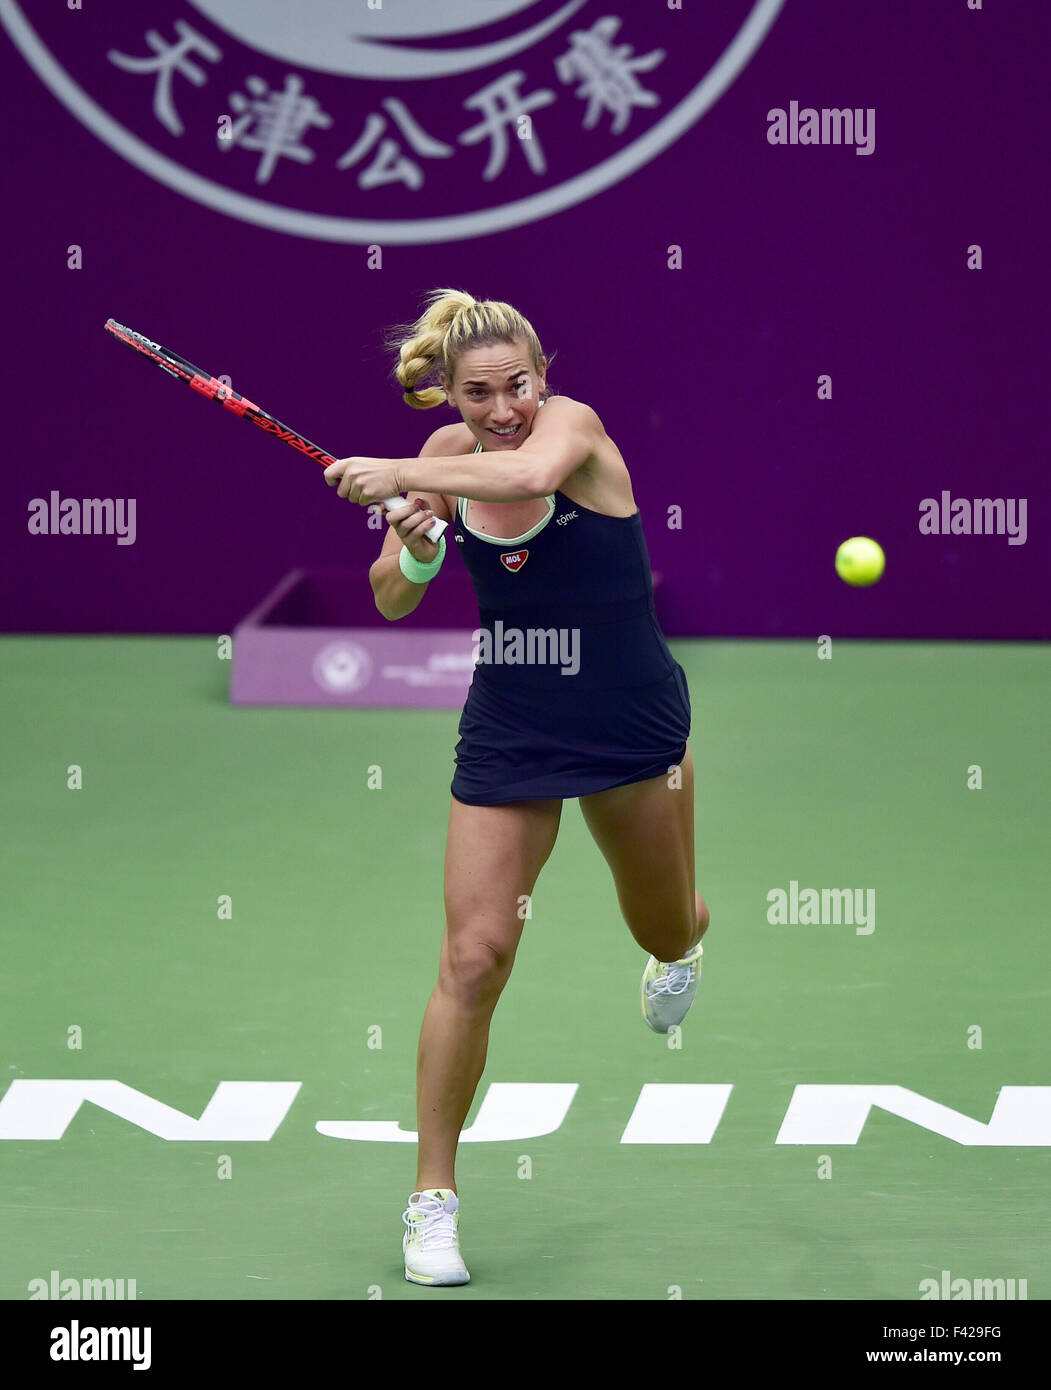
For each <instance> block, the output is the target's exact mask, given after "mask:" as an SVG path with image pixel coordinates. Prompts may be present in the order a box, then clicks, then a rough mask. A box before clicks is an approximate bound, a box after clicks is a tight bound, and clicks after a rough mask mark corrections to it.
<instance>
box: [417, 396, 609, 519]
mask: <svg viewBox="0 0 1051 1390" xmlns="http://www.w3.org/2000/svg"><path fill="white" fill-rule="evenodd" d="M604 433H605V431H604V430H603V428H602V421H601V420H600V419H599V417H598V415H596V413H595V412H594V410H592V408H591V407H590V406H589V405H585V404H584V403H583V402H582V401H571V400H568V399H567V398H566V397H565V396H552V397H551V399H550V400H549V401H548V402H547V403H546V404H545V406H544V407H543V409H542V410H538V411H537V414H536V416H535V417H534V420H533V428H532V430H531V431H530V435H529V438H528V439H527V440H526V441H525V443H524V444H521V445H520V446H519V447H518V448H517V449H507V450H488V451H486V452H485V453H482V454H459V455H457V456H456V457H454V458H419V459H398V460H397V461H396V464H395V466H396V468H397V481H398V483H399V487H398V488H397V489H396V491H401V492H404V491H409V490H412V489H418V490H419V491H421V492H442V493H449V494H456V495H458V496H460V497H471V498H474V499H475V500H476V501H478V502H524V501H527V500H528V499H530V498H534V497H547V496H548V495H549V494H550V493H552V492H557V491H558V489H559V488H561V486H562V484H563V483H564V482H565V481H566V479H567V478H569V477H570V476H571V475H572V474H573V473H575V472H576V471H577V469H578V468H583V467H584V466H585V465H586V464H587V463H588V462H589V460H591V459H592V458H593V457H594V454H595V451H596V450H597V448H598V446H599V444H600V442H601V440H602V437H603V435H604Z"/></svg>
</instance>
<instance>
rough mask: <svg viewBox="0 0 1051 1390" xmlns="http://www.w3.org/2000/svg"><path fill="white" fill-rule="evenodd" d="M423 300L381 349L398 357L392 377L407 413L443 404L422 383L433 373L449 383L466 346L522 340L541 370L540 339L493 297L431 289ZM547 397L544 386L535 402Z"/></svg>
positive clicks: (434, 388)
mask: <svg viewBox="0 0 1051 1390" xmlns="http://www.w3.org/2000/svg"><path fill="white" fill-rule="evenodd" d="M427 301H428V302H427V308H426V309H425V310H424V312H423V314H422V315H421V316H420V317H419V318H418V319H417V320H416V322H415V323H413V324H404V325H401V326H400V327H399V328H397V329H395V330H394V331H393V333H392V334H391V335H390V337H388V340H387V346H388V347H389V348H392V349H396V351H397V353H398V365H397V366H396V367H395V368H394V375H395V377H396V378H397V380H398V382H399V384H400V386H401V388H402V392H403V394H404V397H405V403H406V405H410V406H412V408H413V410H430V409H431V408H432V406H436V405H444V404H445V392H444V391H443V390H442V389H441V387H440V386H438V385H430V386H428V385H426V383H427V381H428V379H430V380H432V381H434V380H436V379H437V375H438V372H439V370H443V371H444V372H445V373H446V376H447V377H448V379H449V381H450V382H451V381H452V380H453V378H454V375H455V366H456V359H457V358H458V357H459V356H460V354H461V353H463V352H467V351H469V350H470V349H471V348H476V347H488V346H489V344H491V343H511V342H515V341H516V340H517V339H519V338H522V339H524V340H525V344H526V350H527V351H528V352H529V354H530V355H531V357H532V359H533V366H534V368H535V369H536V371H537V373H538V374H539V373H540V372H541V371H542V370H543V362H544V354H543V351H542V349H541V347H540V339H539V338H538V337H537V336H536V333H535V332H534V331H533V326H532V324H531V323H530V322H529V320H528V319H527V318H524V317H523V316H522V315H521V314H520V313H519V312H518V310H517V309H514V308H512V306H511V305H510V304H505V303H504V302H503V301H502V300H499V299H475V298H474V296H473V295H470V294H468V293H467V292H466V291H465V290H451V289H438V290H432V291H431V292H430V294H429V295H428V296H427ZM550 394H551V393H550V391H549V390H548V389H547V387H545V388H544V390H543V391H542V392H541V399H542V400H546V399H547V397H548V396H549V395H550Z"/></svg>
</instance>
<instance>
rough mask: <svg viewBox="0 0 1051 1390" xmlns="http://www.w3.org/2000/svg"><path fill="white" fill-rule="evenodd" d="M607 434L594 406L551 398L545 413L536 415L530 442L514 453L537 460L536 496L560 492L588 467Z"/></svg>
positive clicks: (558, 397) (561, 398)
mask: <svg viewBox="0 0 1051 1390" xmlns="http://www.w3.org/2000/svg"><path fill="white" fill-rule="evenodd" d="M552 406H554V409H552ZM604 434H605V430H604V429H603V428H602V421H601V420H600V419H599V417H598V416H597V415H596V414H595V412H594V411H593V410H592V408H591V406H589V405H585V404H584V403H583V401H571V400H567V399H566V397H565V396H552V397H551V398H550V399H549V400H548V401H547V403H546V404H545V406H544V409H543V410H539V411H537V414H536V418H535V419H534V421H533V428H532V430H531V431H530V433H529V438H528V439H527V440H526V442H525V443H524V444H523V445H521V447H520V448H518V449H517V450H516V451H515V452H516V453H519V454H525V455H526V456H527V457H528V458H530V459H532V460H535V467H536V478H537V486H538V488H539V491H538V492H537V496H538V497H547V496H548V494H549V493H552V492H557V491H558V490H559V488H561V486H562V484H563V483H564V482H565V481H566V479H567V478H570V477H572V475H573V474H574V473H575V472H576V471H577V469H578V468H583V467H584V466H585V465H586V464H587V463H589V462H590V460H591V459H592V458H594V456H595V452H596V450H597V449H598V446H599V443H600V441H601V439H602V437H603V435H604Z"/></svg>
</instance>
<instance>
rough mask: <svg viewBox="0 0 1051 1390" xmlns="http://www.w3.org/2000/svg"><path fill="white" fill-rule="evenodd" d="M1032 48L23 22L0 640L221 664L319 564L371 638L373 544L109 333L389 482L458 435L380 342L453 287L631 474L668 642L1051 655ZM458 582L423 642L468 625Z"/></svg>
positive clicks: (240, 12)
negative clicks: (718, 639)
mask: <svg viewBox="0 0 1051 1390" xmlns="http://www.w3.org/2000/svg"><path fill="white" fill-rule="evenodd" d="M1049 38H1051V7H1048V6H1046V5H1037V4H1031V3H1024V0H1007V3H990V2H989V0H987V2H986V3H985V4H981V3H980V0H945V3H937V4H921V5H916V4H915V3H911V0H887V3H881V4H878V5H871V6H857V5H845V4H843V3H841V0H722V3H719V4H709V3H703V4H702V3H699V0H681V3H673V0H668V2H667V3H664V2H663V0H662V3H659V4H658V3H646V4H639V3H631V4H627V3H619V0H562V3H559V0H446V3H443V4H442V5H435V4H433V3H432V2H431V0H401V3H398V4H395V3H392V2H391V0H388V2H387V3H382V4H381V3H376V4H369V3H365V0H362V3H360V4H356V5H352V6H349V5H347V4H346V3H343V0H295V3H292V2H291V0H154V3H151V4H150V5H149V6H143V5H142V4H141V3H140V2H139V0H106V3H99V2H98V0H83V3H78V2H77V0H69V3H66V0H61V3H54V4H42V3H31V0H0V43H2V44H3V47H4V58H5V73H6V81H5V83H4V87H3V92H2V94H0V102H2V104H3V108H4V116H5V120H6V123H7V128H8V130H9V132H11V133H10V135H9V138H8V144H7V155H6V162H7V164H8V188H9V197H8V202H7V208H6V215H5V218H4V227H3V233H2V235H3V238H4V262H5V267H6V270H7V275H6V276H5V294H4V322H5V330H6V340H7V352H6V367H7V369H6V371H5V373H4V398H5V410H4V419H5V425H6V431H5V433H6V440H5V444H6V447H5V460H4V468H3V470H2V476H3V484H2V485H3V489H4V515H5V517H6V518H7V534H6V537H5V553H6V560H7V583H6V584H5V586H4V588H5V601H4V613H3V624H2V626H3V629H4V630H5V631H8V632H56V633H61V632H70V633H74V632H85V633H88V632H113V633H140V632H141V633H164V632H170V633H226V632H231V631H232V630H233V628H234V627H235V626H236V625H237V624H238V623H239V622H242V621H243V620H244V619H245V618H246V617H247V616H248V615H250V614H252V613H253V612H254V611H257V610H258V609H259V606H260V604H262V603H263V602H264V600H265V598H266V596H267V595H270V594H273V593H275V592H276V591H277V590H278V589H279V588H280V586H281V585H282V584H284V583H285V582H286V581H287V579H288V577H289V576H290V575H292V574H293V573H296V572H301V571H310V570H313V569H317V570H319V571H324V572H325V573H326V574H331V573H332V572H336V573H337V574H338V572H339V571H341V570H343V571H345V579H344V580H343V581H337V582H343V583H345V585H346V586H347V590H348V592H347V595H346V613H347V616H346V618H345V619H341V622H345V623H346V624H349V625H351V626H355V625H357V623H358V622H359V621H365V618H366V617H367V619H368V625H374V624H375V619H376V615H375V610H374V608H373V602H372V595H371V591H370V589H369V586H368V580H367V568H368V564H369V563H370V561H371V560H372V559H374V558H375V556H376V555H377V554H378V552H379V548H380V545H381V542H382V538H383V531H382V523H380V524H379V526H377V525H371V526H370V523H369V514H368V513H367V511H366V510H365V509H363V508H361V507H358V506H355V505H354V504H351V503H348V502H346V501H342V500H340V499H339V498H338V497H337V496H336V495H335V492H334V491H333V490H331V489H329V488H327V487H326V486H325V484H324V480H323V477H322V474H321V469H320V468H319V467H318V466H317V464H316V463H313V462H311V461H310V460H308V459H306V458H304V457H302V456H301V455H298V454H296V453H295V452H294V451H293V450H291V449H288V448H287V447H285V446H283V445H282V444H281V443H279V442H278V441H275V440H272V439H267V438H265V437H264V436H263V434H262V433H261V432H259V431H256V430H252V429H249V428H247V427H246V425H245V424H244V423H242V422H240V421H238V420H236V419H234V418H233V417H232V416H230V415H229V414H227V413H223V414H221V413H220V412H219V411H217V410H216V409H215V407H214V405H212V404H209V403H207V402H205V401H204V400H203V399H201V398H199V397H196V396H195V395H193V394H192V393H191V392H189V391H187V390H186V389H185V387H184V386H182V385H180V384H178V383H176V382H175V381H173V380H171V379H169V378H166V377H165V376H164V375H163V374H162V373H161V372H159V371H157V370H156V369H155V368H153V367H151V366H150V365H148V364H147V363H146V362H145V361H143V360H141V359H140V360H137V359H136V358H135V357H134V356H133V355H132V354H131V353H130V352H129V351H128V350H127V349H126V348H125V347H123V346H121V345H120V344H118V343H116V342H115V341H113V340H111V339H110V338H109V336H108V335H107V334H105V333H104V331H103V330H104V324H105V322H106V320H107V319H108V318H111V317H112V318H115V319H117V320H118V321H119V322H121V323H123V324H127V325H129V326H130V327H132V328H134V329H136V330H138V331H140V332H142V333H144V334H145V335H146V336H147V337H150V338H152V339H155V340H156V341H157V342H160V343H162V344H164V345H165V346H167V347H170V348H171V349H173V350H174V351H175V352H177V353H179V354H181V355H183V356H185V357H187V358H189V359H190V360H191V361H193V362H195V363H197V364H198V365H200V366H201V367H202V368H204V369H205V370H206V371H207V372H209V373H211V374H213V375H214V376H216V377H221V378H223V379H224V380H225V381H226V382H227V383H228V384H232V388H233V389H235V390H237V391H239V392H241V393H242V394H244V395H246V396H248V397H250V398H251V399H252V400H254V401H256V402H258V403H259V404H260V405H262V406H263V407H265V408H266V409H267V410H269V411H270V412H272V413H273V414H274V415H276V416H277V417H278V418H279V419H281V420H283V421H285V422H287V423H288V424H290V425H292V426H294V427H295V428H296V429H298V430H301V431H302V432H304V433H305V434H306V435H307V436H308V437H309V438H310V439H312V440H314V441H315V442H317V443H318V444H320V445H321V446H322V447H323V448H325V449H326V450H328V451H329V452H330V453H332V454H333V455H335V456H336V457H346V456H349V455H351V454H361V455H368V456H376V457H391V458H402V457H409V456H412V455H415V454H416V453H417V452H418V451H419V449H420V447H421V446H422V444H423V442H424V440H425V439H426V438H427V436H428V435H429V434H430V432H431V431H432V430H434V429H435V428H437V427H438V426H439V425H443V424H448V423H450V422H451V421H453V420H454V419H456V418H458V417H457V415H456V414H455V413H454V411H453V409H452V408H451V407H449V406H447V405H446V406H441V407H439V408H437V409H434V410H431V411H427V412H417V411H410V410H409V409H407V407H406V406H405V404H404V402H403V400H402V396H401V392H400V389H399V388H398V386H397V384H396V383H395V382H394V381H393V379H392V376H391V367H392V358H391V355H390V353H389V352H388V351H386V350H385V347H384V338H385V334H386V333H387V332H388V331H389V330H390V329H391V328H392V327H393V326H394V325H396V324H403V323H407V322H410V321H412V320H413V319H414V318H415V317H416V316H417V315H418V314H419V313H420V311H421V309H422V306H423V297H424V296H425V295H426V294H427V293H428V292H429V291H430V290H432V289H433V288H435V287H437V286H452V287H454V288H457V289H464V290H467V291H468V292H469V293H471V294H473V295H475V296H476V297H478V298H489V299H497V300H506V301H508V302H510V303H512V304H513V305H514V306H515V307H516V308H518V309H519V310H520V311H521V312H522V313H523V314H524V315H525V316H526V317H527V318H528V319H529V321H530V322H531V323H532V325H533V326H534V328H535V329H536V331H537V333H538V334H539V336H540V339H541V342H542V344H543V347H544V351H545V353H546V354H547V356H548V357H549V359H551V366H550V371H549V376H548V381H549V385H550V386H551V388H552V389H553V390H554V391H555V392H557V393H560V394H562V395H566V396H570V397H572V398H574V399H577V400H581V401H585V402H587V403H588V404H589V405H591V406H592V407H593V408H594V409H595V410H596V411H597V413H598V415H599V417H600V418H601V420H602V423H603V425H604V427H605V429H606V431H607V433H608V434H609V436H610V437H611V438H612V439H613V440H614V441H615V443H616V444H617V445H618V447H619V448H620V450H621V453H622V454H623V456H624V458H625V460H626V462H627V465H628V468H629V470H630V473H631V479H632V486H633V490H634V495H635V498H636V501H637V503H638V507H639V510H640V513H641V517H642V521H643V527H644V531H645V535H646V541H647V545H648V548H649V553H650V559H651V564H652V567H653V569H654V571H656V572H658V574H659V576H660V579H661V583H660V585H659V588H658V591H657V603H658V614H659V617H660V620H661V623H662V626H663V628H664V630H665V632H666V633H667V635H668V636H669V637H673V638H674V637H705V636H742V637H748V636H755V637H806V638H815V637H816V636H818V635H819V634H823V633H828V634H832V635H838V636H841V637H876V638H892V637H905V638H947V639H981V638H990V639H1030V640H1031V639H1040V640H1046V639H1047V638H1048V637H1049V636H1051V617H1049V612H1048V593H1049V592H1051V585H1049V579H1051V573H1049V568H1051V567H1049V561H1048V544H1047V529H1046V515H1047V506H1046V503H1047V498H1048V493H1049V489H1048V487H1047V484H1046V482H1045V473H1046V467H1047V463H1046V459H1047V438H1048V430H1047V423H1046V404H1045V403H1046V398H1047V388H1046V374H1047V368H1048V356H1049V354H1048V349H1047V343H1046V334H1045V332H1044V324H1045V322H1046V300H1047V284H1048V275H1047V270H1046V264H1045V254H1044V253H1045V246H1046V244H1047V240H1048V237H1047V233H1048V221H1047V203H1048V193H1047V174H1046V154H1045V152H1044V145H1045V141H1044V136H1043V128H1042V127H1043V122H1042V112H1041V111H1040V110H1038V103H1039V102H1040V98H1041V96H1042V94H1043V92H1044V91H1046V85H1047V73H1046V53H1047V50H1048V42H1049ZM373 521H374V522H375V521H376V518H373ZM859 535H861V536H871V537H873V538H875V539H877V540H878V541H879V542H880V544H881V545H882V547H883V549H884V551H885V554H886V557H887V567H886V572H885V574H884V576H883V578H882V579H881V580H880V581H879V582H878V583H877V584H875V585H873V586H871V587H869V588H853V587H849V586H847V585H846V584H844V583H843V582H842V581H841V580H840V579H839V578H838V576H837V574H836V572H835V569H834V564H833V561H834V556H835V553H836V550H837V547H838V546H839V544H840V542H842V541H843V540H845V539H847V538H848V537H851V536H859ZM451 548H452V547H451ZM445 570H446V572H447V573H445V574H443V575H441V576H439V579H438V580H437V581H436V582H435V583H434V584H433V585H432V587H431V590H430V591H429V592H428V594H427V596H426V601H425V603H424V604H423V605H421V607H420V609H418V610H417V611H416V612H415V613H414V614H413V615H412V616H411V618H409V619H407V620H406V623H407V624H408V625H409V626H411V627H413V628H422V629H428V628H432V627H433V628H435V629H439V630H440V629H448V627H449V621H448V614H443V612H442V609H443V603H444V602H446V601H447V600H448V601H449V602H452V596H453V595H454V593H455V595H456V597H455V604H456V607H457V612H461V611H464V605H463V602H462V597H463V596H462V593H461V590H462V589H463V582H464V575H463V573H462V565H461V563H460V561H459V559H458V557H455V556H450V557H449V561H448V562H447V564H446V566H445ZM445 586H447V587H445ZM467 608H468V610H469V604H468V605H467ZM379 621H380V623H382V620H379ZM467 625H468V626H469V625H470V619H469V616H468V619H467ZM439 645H440V644H439ZM337 665H338V662H337Z"/></svg>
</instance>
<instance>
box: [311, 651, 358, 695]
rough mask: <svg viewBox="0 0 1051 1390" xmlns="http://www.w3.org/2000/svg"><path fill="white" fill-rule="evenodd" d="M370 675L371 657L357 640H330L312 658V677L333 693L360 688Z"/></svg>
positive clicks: (340, 693) (324, 688) (337, 693)
mask: <svg viewBox="0 0 1051 1390" xmlns="http://www.w3.org/2000/svg"><path fill="white" fill-rule="evenodd" d="M371 675H372V658H371V657H370V656H369V654H368V652H367V651H366V650H365V648H364V647H359V646H358V644H357V642H349V641H339V642H330V643H329V644H328V646H327V647H322V649H321V650H320V651H319V652H318V654H317V656H316V657H315V658H314V679H315V680H316V681H317V683H318V685H320V686H321V688H322V690H328V691H329V692H331V693H332V694H333V695H343V694H345V693H346V692H347V691H348V690H360V689H361V687H362V686H363V685H367V684H368V682H369V678H370V677H371Z"/></svg>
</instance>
